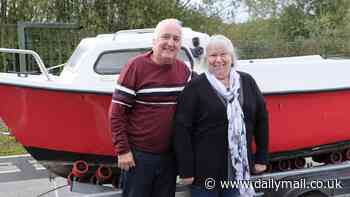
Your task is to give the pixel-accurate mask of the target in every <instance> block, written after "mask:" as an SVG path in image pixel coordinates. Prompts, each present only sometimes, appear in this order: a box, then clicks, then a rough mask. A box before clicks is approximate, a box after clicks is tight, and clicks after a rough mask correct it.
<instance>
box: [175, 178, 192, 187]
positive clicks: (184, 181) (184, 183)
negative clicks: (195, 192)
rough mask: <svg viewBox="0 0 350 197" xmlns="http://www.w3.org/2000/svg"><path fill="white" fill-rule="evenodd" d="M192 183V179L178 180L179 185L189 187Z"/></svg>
mask: <svg viewBox="0 0 350 197" xmlns="http://www.w3.org/2000/svg"><path fill="white" fill-rule="evenodd" d="M193 181H194V178H193V177H188V178H180V182H179V183H180V184H181V185H191V184H192V183H193Z"/></svg>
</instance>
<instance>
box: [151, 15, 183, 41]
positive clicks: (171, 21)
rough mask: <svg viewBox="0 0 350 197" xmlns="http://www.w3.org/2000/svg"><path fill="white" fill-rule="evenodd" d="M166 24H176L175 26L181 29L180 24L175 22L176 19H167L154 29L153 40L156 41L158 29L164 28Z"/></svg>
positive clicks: (177, 21)
mask: <svg viewBox="0 0 350 197" xmlns="http://www.w3.org/2000/svg"><path fill="white" fill-rule="evenodd" d="M166 24H177V25H179V27H180V28H181V27H182V22H181V21H179V20H177V19H176V18H167V19H164V20H161V21H160V22H159V23H158V24H157V26H156V28H155V29H154V35H153V38H154V39H158V38H159V32H160V29H161V27H162V26H164V25H166ZM181 32H182V30H181Z"/></svg>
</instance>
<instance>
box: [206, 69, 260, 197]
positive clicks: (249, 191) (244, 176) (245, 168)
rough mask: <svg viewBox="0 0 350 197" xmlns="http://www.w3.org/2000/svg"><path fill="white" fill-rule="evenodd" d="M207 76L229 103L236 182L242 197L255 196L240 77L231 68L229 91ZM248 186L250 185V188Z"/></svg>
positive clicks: (231, 150)
mask: <svg viewBox="0 0 350 197" xmlns="http://www.w3.org/2000/svg"><path fill="white" fill-rule="evenodd" d="M205 75H206V77H207V79H208V81H209V83H210V84H211V86H212V87H213V88H214V89H215V90H216V91H217V92H218V93H219V94H220V95H221V96H222V97H223V98H224V99H225V100H226V103H227V119H228V122H229V125H228V142H229V150H230V155H231V161H232V166H233V168H234V169H235V173H236V174H235V181H237V183H238V184H239V185H240V187H239V188H238V190H239V193H240V196H244V197H251V196H254V195H255V191H254V188H253V187H252V185H251V184H250V171H249V163H248V153H247V139H246V128H245V124H244V114H243V110H242V108H241V105H240V103H239V100H238V97H239V88H240V87H241V84H240V80H239V78H240V75H239V73H238V72H237V71H236V70H235V69H234V68H233V67H232V68H231V71H230V82H229V83H230V88H229V90H228V89H227V88H226V87H225V86H224V84H223V83H222V82H220V81H219V80H218V79H217V78H216V77H215V76H214V75H213V74H211V73H209V72H206V73H205ZM229 167H231V166H229ZM243 181H244V183H243ZM248 184H249V185H250V186H249V187H248Z"/></svg>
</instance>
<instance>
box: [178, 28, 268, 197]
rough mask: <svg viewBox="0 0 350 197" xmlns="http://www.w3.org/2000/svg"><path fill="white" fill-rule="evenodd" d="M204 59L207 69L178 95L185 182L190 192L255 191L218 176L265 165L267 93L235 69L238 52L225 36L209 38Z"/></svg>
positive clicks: (197, 195) (196, 195)
mask: <svg viewBox="0 0 350 197" xmlns="http://www.w3.org/2000/svg"><path fill="white" fill-rule="evenodd" d="M206 62H207V64H208V72H206V73H204V74H201V75H200V76H199V77H198V78H197V79H195V80H193V81H191V82H190V83H189V84H188V85H187V86H186V87H185V89H184V90H183V92H182V94H181V95H180V96H179V98H178V104H177V110H176V116H175V122H174V150H175V153H176V158H177V162H178V163H177V164H178V170H179V174H180V178H181V182H182V183H183V184H191V195H192V197H206V196H208V197H232V196H244V197H249V196H253V195H254V193H255V192H254V189H253V188H252V187H245V186H244V185H242V184H241V185H240V186H239V187H238V188H231V189H225V188H221V183H220V181H221V182H222V181H227V180H231V181H237V182H238V183H239V180H250V175H251V172H253V173H261V172H263V171H264V170H266V164H267V153H268V113H267V110H266V106H265V101H264V98H263V96H262V94H261V92H260V90H259V88H258V86H257V84H256V82H255V80H254V79H253V78H252V77H251V76H250V75H249V74H247V73H244V72H239V71H237V70H236V68H235V67H236V66H235V65H237V56H236V54H235V51H234V47H233V44H232V42H231V41H230V40H229V39H227V38H226V37H225V36H222V35H214V36H212V37H211V38H210V41H209V44H208V46H207V48H206ZM253 136H254V139H255V143H256V147H257V148H256V153H255V155H253V153H252V139H253ZM213 181H215V183H216V184H213Z"/></svg>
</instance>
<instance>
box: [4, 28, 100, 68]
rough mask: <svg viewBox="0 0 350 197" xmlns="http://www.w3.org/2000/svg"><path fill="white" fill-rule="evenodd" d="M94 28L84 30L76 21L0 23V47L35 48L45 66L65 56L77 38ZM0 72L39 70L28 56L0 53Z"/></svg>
mask: <svg viewBox="0 0 350 197" xmlns="http://www.w3.org/2000/svg"><path fill="white" fill-rule="evenodd" d="M87 36H95V32H86V31H84V30H83V29H81V28H80V27H79V26H78V25H75V24H37V23H18V24H16V25H14V24H11V25H9V24H0V47H1V48H21V49H30V50H34V51H36V52H37V53H38V54H39V55H40V56H41V58H42V59H43V61H44V63H45V65H46V66H47V67H51V66H55V65H59V64H62V63H64V62H66V61H67V60H68V58H69V57H70V55H71V54H72V52H73V50H74V49H75V47H76V46H77V44H78V43H79V41H80V40H81V39H82V38H84V37H87ZM0 71H1V72H19V71H21V72H23V71H38V70H37V66H36V65H35V61H34V60H33V59H32V57H30V56H25V57H23V56H20V55H15V54H4V53H2V54H0Z"/></svg>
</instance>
